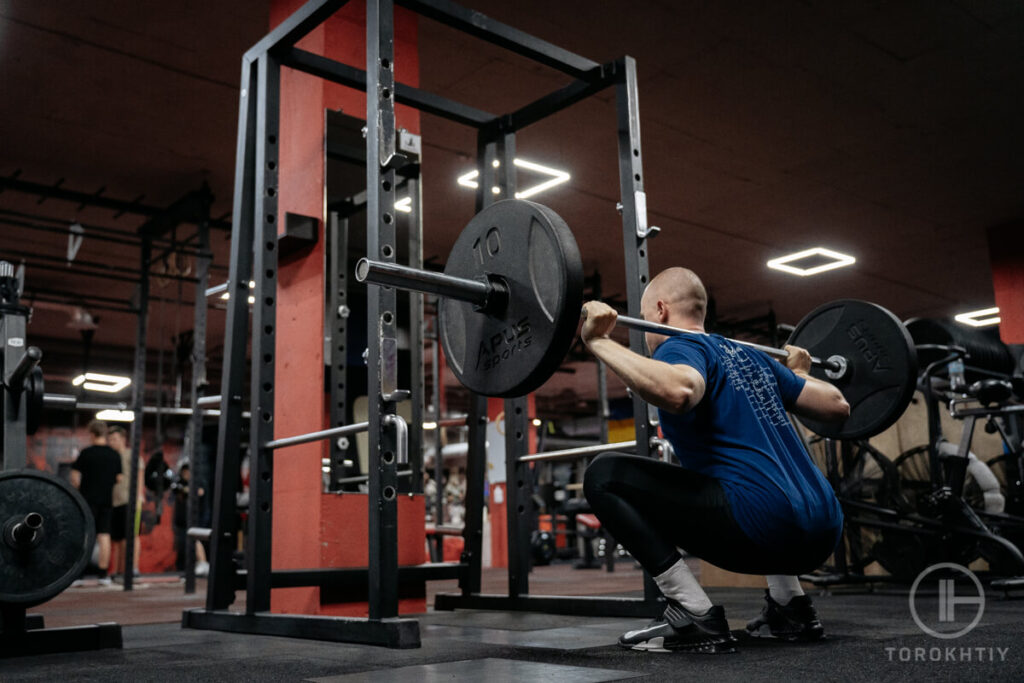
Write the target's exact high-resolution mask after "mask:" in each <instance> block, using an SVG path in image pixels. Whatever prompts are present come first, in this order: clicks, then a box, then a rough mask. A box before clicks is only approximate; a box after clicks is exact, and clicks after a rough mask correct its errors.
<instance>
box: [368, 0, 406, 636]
mask: <svg viewBox="0 0 1024 683" xmlns="http://www.w3.org/2000/svg"><path fill="white" fill-rule="evenodd" d="M394 50H395V46H394V7H393V5H392V3H391V0H367V3H366V94H367V96H366V254H367V256H369V257H371V258H377V259H381V260H383V261H389V262H394V261H395V259H396V257H397V252H398V249H397V245H396V241H395V165H396V164H397V162H398V158H397V157H396V150H395V99H394V91H395V72H394V59H395V56H394ZM367 297H368V299H367V311H368V312H367V321H368V322H367V327H368V334H367V348H368V353H367V366H368V368H367V372H368V375H367V377H368V378H369V380H368V385H369V397H370V400H369V417H368V420H369V423H370V431H369V437H370V438H369V457H370V460H369V465H368V469H369V472H368V474H369V477H370V478H369V491H368V493H369V500H370V515H369V518H370V528H369V539H370V564H369V598H370V604H369V615H370V619H371V620H379V619H384V618H388V617H395V616H397V615H398V591H397V590H396V589H395V588H396V586H397V585H398V502H397V498H398V477H397V474H396V472H397V468H396V463H395V455H396V453H397V452H398V445H397V443H396V438H395V432H394V430H392V429H390V428H389V427H387V426H386V425H385V419H384V418H385V416H386V415H388V414H394V413H395V402H396V401H397V400H398V399H399V398H400V396H399V393H398V391H399V389H398V308H397V296H396V292H395V290H394V289H393V288H390V287H373V286H371V287H369V288H368V294H367Z"/></svg>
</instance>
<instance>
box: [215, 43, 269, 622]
mask: <svg viewBox="0 0 1024 683" xmlns="http://www.w3.org/2000/svg"><path fill="white" fill-rule="evenodd" d="M256 77H257V71H256V65H255V64H254V63H253V61H252V60H251V59H250V58H249V55H246V58H244V59H243V60H242V88H241V93H240V95H239V108H238V141H237V145H236V149H235V188H234V208H233V213H232V218H231V224H232V226H233V230H232V235H231V258H230V261H229V264H228V293H229V294H230V295H231V296H230V298H229V299H228V310H227V315H226V320H225V323H224V368H223V372H222V374H221V385H220V418H219V419H218V423H217V427H218V428H217V465H216V468H215V472H214V480H215V483H216V485H215V486H214V489H213V520H212V526H211V531H212V533H211V535H210V578H209V583H208V584H207V592H206V609H207V610H223V609H227V608H228V607H229V606H230V605H231V604H232V603H233V602H234V601H235V563H234V559H233V555H234V551H235V546H236V540H235V535H236V534H237V533H238V522H237V517H238V513H237V511H236V509H235V505H236V498H237V496H238V487H239V471H240V466H241V459H242V458H241V452H240V451H241V448H242V444H241V438H240V434H241V432H242V400H243V396H244V394H245V371H246V350H247V347H248V326H249V307H248V296H249V279H250V277H251V276H252V258H253V254H252V251H253V249H252V248H253V200H254V198H253V184H254V178H255V175H256V169H255V161H256V148H257V147H258V146H261V145H257V143H256V100H257V97H256V83H257V80H256ZM261 143H262V141H261Z"/></svg>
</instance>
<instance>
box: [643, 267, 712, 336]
mask: <svg viewBox="0 0 1024 683" xmlns="http://www.w3.org/2000/svg"><path fill="white" fill-rule="evenodd" d="M707 308H708V293H707V291H706V290H705V289H704V284H703V283H702V282H701V281H700V278H699V277H697V274H696V273H695V272H693V271H692V270H690V269H689V268H680V267H675V268H668V269H667V270H663V271H661V272H660V273H658V274H657V275H656V276H655V277H654V279H653V280H651V283H650V284H649V285H647V289H646V290H644V295H643V298H642V299H641V302H640V310H641V313H642V314H643V316H644V318H645V319H647V320H652V321H656V322H661V323H663V324H666V325H672V326H674V327H687V328H692V327H698V328H701V329H703V326H704V314H705V313H706V312H707Z"/></svg>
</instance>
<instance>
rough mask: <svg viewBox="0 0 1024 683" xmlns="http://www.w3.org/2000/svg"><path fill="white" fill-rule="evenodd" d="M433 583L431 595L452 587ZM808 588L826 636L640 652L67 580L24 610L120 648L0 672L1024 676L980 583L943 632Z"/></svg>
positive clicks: (559, 579) (614, 632)
mask: <svg viewBox="0 0 1024 683" xmlns="http://www.w3.org/2000/svg"><path fill="white" fill-rule="evenodd" d="M584 577H585V578H586V581H581V580H580V579H581V578H584ZM638 577H639V572H638V571H635V570H633V569H632V567H631V566H628V565H623V564H620V568H619V570H618V571H616V572H615V573H614V574H605V573H604V572H598V571H589V572H585V573H582V574H581V573H580V572H578V571H577V572H574V571H573V570H572V569H571V567H569V566H567V565H558V566H553V567H542V568H537V569H536V570H535V571H534V574H533V577H532V578H536V579H537V581H535V583H537V584H538V588H539V590H537V591H536V592H538V593H552V592H554V590H553V589H559V588H561V589H564V592H570V589H573V590H572V591H571V592H575V593H579V592H580V588H581V587H586V586H587V585H590V586H593V587H595V588H597V589H598V590H600V589H602V587H603V589H604V590H606V591H607V590H608V589H612V588H616V587H618V588H620V589H621V588H622V587H623V586H625V585H638V584H639V578H638ZM503 578H504V574H503V572H502V571H501V570H498V571H497V572H493V570H492V573H491V575H490V576H486V577H485V591H487V590H490V589H491V588H490V587H488V586H487V585H486V584H487V583H492V584H493V588H495V589H496V588H497V587H498V586H500V585H501V582H502V580H503ZM430 586H431V590H430V594H431V595H432V594H433V592H434V591H436V590H438V589H439V588H440V589H441V590H451V589H452V588H454V585H449V584H448V583H444V584H441V585H440V586H438V585H437V584H430ZM593 592H595V593H596V592H597V591H593ZM708 593H709V595H710V596H711V598H712V600H713V601H714V602H716V603H721V604H723V605H725V606H726V613H727V615H728V616H729V619H730V623H731V624H732V626H733V628H734V629H742V626H743V624H744V623H745V622H746V620H747V619H749V618H750V617H752V616H754V615H756V614H757V613H759V611H760V608H761V605H762V595H763V591H761V590H758V589H740V588H728V589H725V588H718V589H716V588H710V589H708ZM616 594H619V595H637V594H638V593H637V592H633V591H629V590H627V591H623V590H619V591H617V593H616ZM812 595H813V597H814V600H815V604H816V607H817V609H818V613H819V615H820V616H821V619H822V621H823V623H824V625H825V628H826V631H827V633H828V638H827V640H825V641H824V642H820V643H814V644H786V643H781V642H777V641H764V640H757V639H751V638H747V637H745V636H742V635H739V636H738V637H739V638H740V643H739V652H738V653H737V654H733V655H718V656H706V655H686V654H655V653H641V652H633V651H627V650H622V649H620V648H619V647H618V646H616V645H615V641H616V638H617V637H618V636H619V634H621V633H622V632H624V631H626V630H629V629H631V628H635V627H637V626H641V625H643V624H645V623H646V620H641V619H616V618H586V617H573V616H558V615H546V614H535V613H522V612H484V611H455V612H433V611H430V612H428V613H427V614H425V615H421V616H419V617H418V618H419V619H420V629H421V637H422V647H421V648H419V649H411V650H389V649H385V648H379V647H368V646H359V645H348V644H339V643H325V642H319V641H309V640H298V639H289V638H277V637H268V636H250V635H237V634H231V633H222V632H217V631H193V630H184V629H182V628H181V627H180V625H179V619H180V613H181V609H183V608H185V607H191V606H196V605H199V604H201V603H202V599H203V598H202V593H200V594H197V595H194V596H185V595H183V593H182V588H181V585H180V584H179V583H178V582H177V581H176V580H175V581H164V582H159V581H149V582H148V583H147V581H146V579H143V580H142V582H141V584H140V588H139V589H138V590H136V591H134V592H133V593H130V594H126V593H123V592H121V591H119V590H112V589H100V588H98V587H93V588H90V587H86V588H80V589H69V590H68V591H65V593H64V594H62V595H61V596H58V597H57V598H56V599H55V600H54V601H51V602H50V603H48V604H46V605H42V606H40V607H38V608H35V609H33V610H31V611H32V612H37V613H42V614H44V615H45V618H46V620H47V626H51V627H52V626H61V625H71V624H82V623H93V622H96V621H103V620H116V621H118V622H119V623H121V624H123V625H124V626H123V635H124V649H123V650H104V651H98V652H83V653H68V654H57V655H45V656H36V657H24V658H11V659H6V660H0V681H5V682H6V681H48V682H49V681H79V680H97V681H309V680H312V681H328V682H335V681H336V682H338V683H353V682H358V681H396V682H400V683H403V682H406V681H488V682H491V681H558V682H564V683H584V682H590V681H617V680H636V681H678V680H692V678H693V677H698V679H700V680H713V681H716V682H717V681H761V680H772V681H779V680H782V681H785V682H786V683H790V682H794V681H865V680H870V681H916V680H922V681H923V680H928V681H974V680H977V681H982V680H984V681H1021V680H1024V638H1022V636H1024V618H1022V617H1024V600H1021V599H1013V598H1007V597H1006V596H1004V595H1002V594H996V593H991V592H990V593H989V594H988V596H987V599H986V601H985V605H984V611H983V614H982V618H981V620H980V622H979V623H978V624H977V626H976V627H975V628H974V629H973V630H971V631H970V632H969V633H967V634H965V635H963V636H961V637H959V638H956V639H943V640H940V639H937V638H935V637H933V636H930V635H927V634H926V633H924V632H923V631H922V630H921V629H920V628H919V627H918V626H917V625H916V624H915V622H914V619H913V618H912V616H911V614H910V609H909V601H908V590H907V588H905V587H904V588H899V587H891V586H886V587H878V588H876V590H874V591H870V590H868V589H867V588H864V587H858V588H856V589H849V588H847V589H841V590H840V589H836V590H833V591H830V592H828V593H813V594H812ZM933 597H935V596H933ZM929 599H930V600H931V598H929ZM936 600H937V598H936ZM936 600H932V601H931V604H933V605H934V604H936ZM922 609H923V608H922ZM142 622H163V623H142ZM968 657H969V659H968Z"/></svg>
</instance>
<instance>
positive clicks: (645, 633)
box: [619, 599, 736, 655]
mask: <svg viewBox="0 0 1024 683" xmlns="http://www.w3.org/2000/svg"><path fill="white" fill-rule="evenodd" d="M668 603H669V604H668V607H666V608H665V613H664V614H663V615H662V616H660V617H658V618H657V619H655V620H654V621H652V622H651V623H650V624H648V625H647V627H646V628H642V629H639V630H636V631H629V632H627V633H625V634H623V635H622V636H621V637H620V638H619V646H620V647H624V648H626V649H629V650H641V651H645V652H690V653H693V654H706V655H717V654H727V653H730V652H736V639H735V638H734V637H733V635H732V632H731V631H730V630H729V622H727V621H726V620H725V609H723V608H722V606H721V605H715V606H714V607H712V608H711V609H710V610H708V612H707V614H702V615H696V614H693V613H691V612H689V611H688V610H687V609H686V608H685V607H683V606H682V605H680V604H679V603H678V602H676V601H675V600H671V599H669V601H668Z"/></svg>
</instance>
